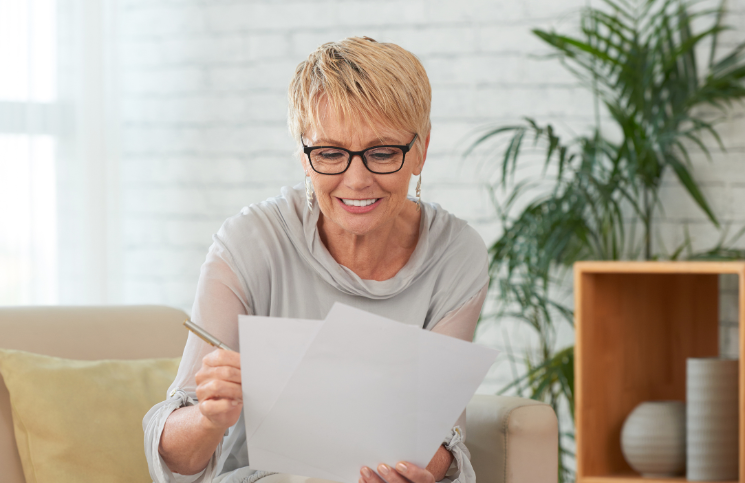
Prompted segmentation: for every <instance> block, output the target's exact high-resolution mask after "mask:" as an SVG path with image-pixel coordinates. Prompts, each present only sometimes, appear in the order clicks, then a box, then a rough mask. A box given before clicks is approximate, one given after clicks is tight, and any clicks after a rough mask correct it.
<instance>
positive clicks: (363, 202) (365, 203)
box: [339, 198, 380, 206]
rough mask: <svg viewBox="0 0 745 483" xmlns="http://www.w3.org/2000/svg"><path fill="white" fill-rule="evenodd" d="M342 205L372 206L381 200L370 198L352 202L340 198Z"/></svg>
mask: <svg viewBox="0 0 745 483" xmlns="http://www.w3.org/2000/svg"><path fill="white" fill-rule="evenodd" d="M339 199H340V200H341V202H342V203H344V204H345V205H347V206H370V205H372V204H373V203H375V202H376V201H378V200H379V199H380V198H370V199H367V200H350V199H346V198H339Z"/></svg>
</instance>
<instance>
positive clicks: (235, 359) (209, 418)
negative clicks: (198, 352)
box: [195, 349, 243, 432]
mask: <svg viewBox="0 0 745 483" xmlns="http://www.w3.org/2000/svg"><path fill="white" fill-rule="evenodd" d="M195 378H196V383H197V399H198V400H199V411H200V412H201V413H202V416H203V418H202V419H203V422H204V423H205V424H206V425H208V426H209V427H211V428H214V429H217V430H220V431H223V432H224V431H225V430H226V429H228V428H229V427H231V426H233V425H234V424H235V423H236V422H238V418H239V417H240V415H241V409H243V392H242V390H241V358H240V354H239V353H238V352H233V351H227V350H222V349H217V350H214V351H212V352H210V353H209V354H207V355H206V356H204V358H203V359H202V368H201V369H199V371H198V372H197V373H196V375H195Z"/></svg>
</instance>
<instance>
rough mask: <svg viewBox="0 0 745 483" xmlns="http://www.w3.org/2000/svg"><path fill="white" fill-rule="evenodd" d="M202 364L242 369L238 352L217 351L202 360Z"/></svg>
mask: <svg viewBox="0 0 745 483" xmlns="http://www.w3.org/2000/svg"><path fill="white" fill-rule="evenodd" d="M202 364H204V365H206V366H212V367H216V366H231V367H235V368H236V369H239V370H240V368H241V355H240V354H239V353H238V352H233V351H226V350H223V349H216V350H213V351H212V352H210V353H209V354H207V355H206V356H204V357H203V358H202Z"/></svg>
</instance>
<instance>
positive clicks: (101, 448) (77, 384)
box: [0, 350, 179, 483]
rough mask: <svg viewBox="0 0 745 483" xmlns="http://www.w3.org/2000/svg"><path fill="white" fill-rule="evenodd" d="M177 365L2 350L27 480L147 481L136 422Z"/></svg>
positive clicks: (1, 369)
mask: <svg viewBox="0 0 745 483" xmlns="http://www.w3.org/2000/svg"><path fill="white" fill-rule="evenodd" d="M178 362H179V359H144V360H132V361H122V360H103V361H77V360H69V359H60V358H57V357H49V356H43V355H38V354H31V353H28V352H22V351H14V350H0V373H2V375H3V378H4V379H5V385H6V386H7V388H8V391H9V392H10V403H11V407H12V411H13V428H14V430H15V437H16V444H17V445H18V452H19V453H20V455H21V463H22V465H23V472H24V474H25V476H26V483H46V482H57V483H67V482H71V483H72V482H75V483H84V482H88V481H90V482H96V483H101V482H111V483H114V482H127V483H136V482H140V481H142V482H150V481H151V479H150V476H149V473H148V469H147V462H146V460H145V450H144V442H143V441H144V436H143V432H142V418H143V417H144V416H145V413H147V411H148V410H149V409H150V408H151V407H152V406H153V405H154V404H155V403H157V402H159V401H162V400H164V399H165V397H166V391H167V390H168V386H170V384H171V382H172V381H173V379H174V378H175V376H176V371H177V369H178Z"/></svg>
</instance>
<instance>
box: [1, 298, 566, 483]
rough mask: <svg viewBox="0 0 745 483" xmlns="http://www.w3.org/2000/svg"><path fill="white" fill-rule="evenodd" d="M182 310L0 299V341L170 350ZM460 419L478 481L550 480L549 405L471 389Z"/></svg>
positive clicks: (9, 448) (5, 452)
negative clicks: (1, 302)
mask: <svg viewBox="0 0 745 483" xmlns="http://www.w3.org/2000/svg"><path fill="white" fill-rule="evenodd" d="M185 318H186V314H184V313H183V312H182V311H180V310H178V309H174V308H170V307H162V306H100V307H65V306H60V307H43V306H42V307H0V348H3V349H17V350H23V351H28V352H35V353H39V354H45V355H50V356H56V357H63V358H68V359H81V360H98V359H145V358H155V357H177V356H180V355H181V352H182V350H183V347H184V343H185V341H186V335H187V331H186V330H184V329H183V328H182V327H181V322H183V320H184V319H185ZM143 416H144V415H143ZM466 426H467V427H466V431H467V441H466V446H468V448H469V450H470V452H471V455H472V463H473V466H474V469H475V471H476V475H477V477H478V478H479V481H480V482H484V483H486V482H488V483H533V482H535V483H553V482H556V481H557V461H558V428H557V422H556V416H555V414H554V412H553V410H552V409H551V407H550V406H548V405H546V404H542V403H539V402H536V401H532V400H529V399H522V398H516V397H507V396H488V395H476V396H474V398H473V399H472V400H471V402H470V403H469V405H468V409H467V422H466ZM143 458H144V454H143ZM0 474H2V481H4V482H6V483H25V481H26V480H25V479H24V475H23V470H22V467H21V462H20V458H19V454H18V450H17V448H16V442H15V437H14V433H13V421H12V416H11V408H10V400H9V394H8V390H7V388H6V387H5V383H4V381H3V379H2V377H1V376H0ZM273 476H275V478H273V479H274V480H277V481H269V479H270V478H272V477H271V476H270V477H267V483H287V482H286V481H281V479H280V478H276V477H277V476H279V475H273ZM297 478H298V483H300V481H299V480H300V479H302V478H300V477H297ZM289 479H292V480H293V481H294V479H295V477H292V478H289ZM285 480H288V478H285ZM303 480H304V479H303Z"/></svg>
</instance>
